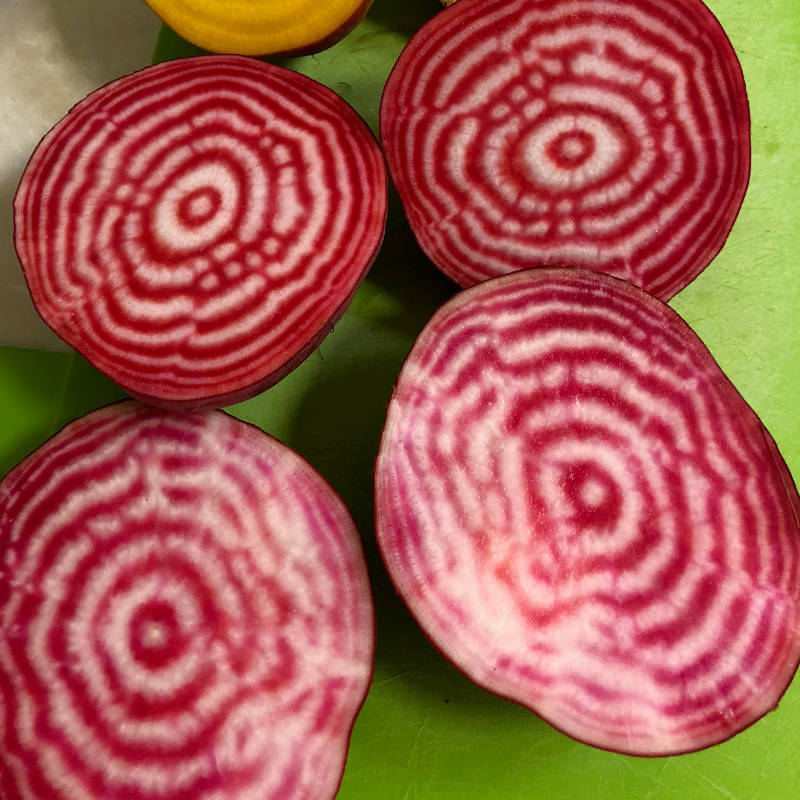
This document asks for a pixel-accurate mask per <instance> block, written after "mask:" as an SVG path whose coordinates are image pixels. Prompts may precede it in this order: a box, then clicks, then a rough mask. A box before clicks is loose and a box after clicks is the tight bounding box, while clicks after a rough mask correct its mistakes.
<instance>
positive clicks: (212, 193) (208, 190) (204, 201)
mask: <svg viewBox="0 0 800 800" xmlns="http://www.w3.org/2000/svg"><path fill="white" fill-rule="evenodd" d="M221 204H222V197H221V196H220V193H219V192H218V191H217V190H216V189H215V188H214V187H212V186H203V187H200V188H198V189H195V190H194V191H192V192H189V193H188V194H187V195H185V196H184V197H183V198H181V200H180V203H179V205H178V209H177V212H178V219H180V221H181V222H182V223H183V224H184V225H186V226H187V227H188V226H196V225H202V224H203V223H205V222H208V221H209V220H210V219H211V218H212V217H213V216H214V214H216V213H217V211H218V210H219V207H220V205H221Z"/></svg>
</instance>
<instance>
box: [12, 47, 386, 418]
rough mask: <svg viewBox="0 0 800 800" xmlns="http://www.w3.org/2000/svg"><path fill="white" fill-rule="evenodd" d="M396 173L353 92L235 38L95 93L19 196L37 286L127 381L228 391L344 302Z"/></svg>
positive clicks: (108, 369) (40, 305) (36, 159)
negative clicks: (217, 49) (241, 48)
mask: <svg viewBox="0 0 800 800" xmlns="http://www.w3.org/2000/svg"><path fill="white" fill-rule="evenodd" d="M385 219H386V174H385V168H384V165H383V158H382V155H381V153H380V150H379V148H378V144H377V142H376V141H375V139H374V137H373V135H372V133H371V132H370V130H369V129H368V128H367V126H366V124H365V123H364V122H363V121H362V120H361V119H360V117H358V115H357V114H356V113H355V111H353V110H352V109H351V108H350V106H348V105H347V104H346V103H345V102H344V101H343V100H341V99H340V98H339V97H338V96H337V95H336V94H334V93H333V92H332V91H330V90H329V89H327V88H326V87H324V86H322V85H320V84H318V83H316V82H315V81H313V80H311V79H310V78H307V77H305V76H303V75H300V74H298V73H295V72H292V71H290V70H287V69H283V68H280V67H275V66H271V65H269V64H265V63H263V62H261V61H257V60H255V59H248V58H243V57H239V56H208V57H199V58H191V59H182V60H178V61H171V62H167V63H164V64H160V65H157V66H153V67H149V68H147V69H144V70H142V71H140V72H137V73H134V74H133V75H129V76H127V77H124V78H121V79H119V80H117V81H114V82H112V83H110V84H108V85H107V86H105V87H103V88H101V89H99V90H97V91H96V92H94V93H93V94H91V95H89V96H88V97H87V98H86V99H85V100H83V101H82V102H81V103H80V104H78V105H77V106H76V107H75V108H74V109H73V110H72V111H71V112H70V113H69V114H68V115H67V116H66V117H65V118H64V119H63V120H62V121H61V122H60V123H59V124H58V125H56V127H55V128H54V129H53V130H52V131H50V133H48V134H47V136H46V137H45V138H44V139H43V141H42V142H41V143H40V145H39V146H38V148H37V149H36V151H35V152H34V154H33V156H32V158H31V161H30V163H29V164H28V166H27V168H26V169H25V171H24V173H23V176H22V179H21V182H20V185H19V188H18V190H17V194H16V197H15V201H14V221H15V232H14V237H15V245H16V249H17V253H18V255H19V259H20V262H21V264H22V267H23V270H24V273H25V277H26V280H27V282H28V286H29V288H30V292H31V295H32V296H33V300H34V303H35V305H36V308H37V309H38V311H39V313H40V314H41V316H42V317H43V318H44V320H45V321H46V322H47V323H48V324H49V325H50V326H51V327H52V328H53V330H54V331H55V332H56V333H57V334H58V335H59V336H61V338H63V339H64V340H65V341H66V342H67V343H68V344H70V345H72V346H73V347H74V348H75V349H77V350H78V351H80V352H81V353H82V354H83V355H84V356H85V357H86V358H87V359H88V360H89V361H91V362H92V363H93V364H94V365H95V366H96V367H98V368H99V369H100V370H101V371H103V372H105V373H106V374H107V375H109V376H110V377H111V378H113V379H114V380H115V381H117V382H118V383H119V384H120V385H121V386H122V387H123V388H124V389H126V390H127V391H128V392H129V393H130V394H132V395H134V396H135V397H138V398H140V399H142V400H146V401H148V402H151V403H156V404H159V405H163V406H166V407H170V408H187V409H192V408H203V407H212V406H220V405H227V404H229V403H233V402H237V401H239V400H243V399H245V398H247V397H249V396H252V395H254V394H257V393H258V392H260V391H262V390H263V389H265V388H267V387H269V386H271V385H272V384H274V383H275V382H276V381H277V380H279V379H280V378H281V377H283V376H284V375H285V374H286V373H287V372H289V371H290V370H291V369H292V368H293V367H295V366H296V365H297V364H298V363H299V362H300V361H301V360H302V359H303V358H305V357H306V356H307V355H308V354H309V353H310V352H311V351H312V350H313V348H314V347H316V346H317V345H318V344H319V343H320V341H321V340H322V339H323V338H324V336H325V335H326V334H327V333H328V332H329V331H330V330H331V328H332V326H333V323H334V322H335V321H337V320H338V319H339V318H340V317H341V315H342V314H343V313H344V311H345V309H346V307H347V305H348V303H349V301H350V300H351V298H352V296H353V294H354V293H355V290H356V288H357V286H358V284H359V282H360V281H361V279H362V278H363V277H364V275H365V274H366V271H367V270H368V269H369V267H370V265H371V263H372V261H373V259H374V258H375V256H376V254H377V251H378V249H379V247H380V244H381V241H382V239H383V231H384V225H385Z"/></svg>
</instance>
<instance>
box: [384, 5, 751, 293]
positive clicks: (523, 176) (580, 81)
mask: <svg viewBox="0 0 800 800" xmlns="http://www.w3.org/2000/svg"><path fill="white" fill-rule="evenodd" d="M380 133H381V141H382V143H383V146H384V149H385V152H386V158H387V162H388V165H389V170H390V173H391V175H392V178H393V180H394V182H395V183H396V185H397V189H398V191H399V193H400V196H401V198H402V201H403V205H404V207H405V210H406V214H407V216H408V219H409V222H410V224H411V227H412V229H413V230H414V233H415V235H416V237H417V239H418V240H419V242H420V244H421V246H422V247H423V249H424V250H425V252H426V253H427V254H428V256H429V257H430V258H431V260H432V261H433V262H434V264H436V265H437V266H438V267H439V268H440V269H441V270H443V271H444V272H445V273H446V274H447V275H449V276H450V277H451V278H453V279H454V280H455V281H457V282H458V283H459V284H460V285H461V286H471V285H474V284H475V283H478V282H480V281H481V280H484V279H486V278H489V277H492V276H495V275H499V274H505V273H507V272H510V271H512V270H514V269H522V268H528V267H533V266H539V265H551V266H561V265H564V264H570V265H573V266H577V267H586V268H589V269H594V270H598V271H600V272H606V273H610V274H613V275H616V276H618V277H620V278H624V279H626V280H629V281H631V282H633V283H635V284H637V285H638V286H640V287H642V288H644V289H645V290H647V291H648V292H650V293H651V294H653V295H656V296H658V297H660V298H661V299H663V300H667V299H669V298H670V297H671V296H672V295H674V294H675V293H676V292H678V291H679V290H680V289H681V288H683V287H684V286H685V285H686V284H687V283H689V282H690V281H691V280H693V279H694V278H695V277H696V276H697V275H698V274H699V273H700V272H701V271H702V270H703V269H704V268H705V267H706V266H707V265H708V263H709V262H710V261H711V260H712V259H713V258H714V256H715V255H716V254H717V253H718V251H719V250H720V248H721V247H722V245H723V243H724V242H725V240H726V238H727V236H728V233H729V232H730V230H731V227H732V226H733V223H734V220H735V218H736V216H737V214H738V211H739V207H740V205H741V203H742V200H743V197H744V193H745V190H746V188H747V184H748V180H749V175H750V119H749V111H748V103H747V95H746V92H745V85H744V80H743V77H742V71H741V68H740V66H739V61H738V59H737V57H736V54H735V52H734V50H733V48H732V47H731V44H730V42H729V41H728V39H727V37H726V35H725V33H724V31H723V30H722V28H721V27H720V25H719V23H718V22H717V20H716V19H715V18H714V16H713V15H712V14H711V12H710V11H709V10H708V9H707V8H706V6H705V5H703V3H702V2H700V0H569V1H568V2H564V0H458V2H456V3H455V4H454V5H452V6H450V7H449V8H447V9H445V10H443V11H441V12H440V13H439V14H437V15H436V16H435V17H434V18H433V19H432V20H430V21H429V22H428V23H427V24H426V25H425V26H424V27H423V28H422V29H421V30H419V31H418V32H417V33H416V35H415V36H414V37H413V38H412V39H411V41H410V42H409V44H408V45H407V47H406V48H405V50H404V51H403V52H402V54H401V55H400V58H399V59H398V61H397V64H396V65H395V67H394V69H393V70H392V73H391V75H390V77H389V80H388V82H387V84H386V87H385V90H384V93H383V98H382V101H381V109H380Z"/></svg>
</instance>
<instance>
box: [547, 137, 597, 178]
mask: <svg viewBox="0 0 800 800" xmlns="http://www.w3.org/2000/svg"><path fill="white" fill-rule="evenodd" d="M594 150H595V142H594V137H593V136H592V135H591V134H590V133H587V132H586V131H579V130H575V131H565V132H564V133H560V134H559V135H558V136H556V137H555V138H554V139H553V140H552V141H551V142H550V143H549V144H548V145H547V150H546V152H547V156H548V158H549V159H550V160H551V161H552V162H553V163H554V164H555V165H556V166H557V167H559V168H560V169H576V168H577V167H580V166H581V165H582V164H585V163H586V162H587V161H588V160H589V159H590V158H591V157H592V156H593V155H594Z"/></svg>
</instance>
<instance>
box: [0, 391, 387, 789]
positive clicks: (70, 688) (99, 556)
mask: <svg viewBox="0 0 800 800" xmlns="http://www.w3.org/2000/svg"><path fill="white" fill-rule="evenodd" d="M373 645H374V626H373V616H372V604H371V596H370V590H369V583H368V577H367V571H366V566H365V561H364V557H363V553H362V549H361V541H360V538H359V536H358V532H357V531H356V529H355V526H354V524H353V522H352V520H351V518H350V516H349V514H348V512H347V510H346V509H345V507H344V505H343V504H342V502H341V500H340V499H339V498H338V497H337V496H336V494H335V493H334V492H333V490H332V489H331V488H330V486H328V484H327V483H325V482H324V480H323V479H322V478H321V477H320V476H319V475H318V474H317V473H316V472H315V471H314V470H313V469H312V468H311V467H310V466H309V465H308V464H307V463H306V462H305V461H303V460H302V459H301V458H300V457H299V456H297V455H296V454H295V453H294V452H292V451H291V450H289V449H288V448H286V447H285V446H283V445H282V444H280V443H279V442H277V441H276V440H274V439H272V438H271V437H269V436H267V435H266V434H265V433H264V432H263V431H261V430H259V429H257V428H255V427H254V426H251V425H247V424H245V423H243V422H240V421H239V420H236V419H234V418H233V417H230V416H228V415H227V414H224V413H223V412H220V411H210V412H194V413H190V412H184V413H181V414H175V413H171V412H165V411H160V410H157V409H154V408H151V407H147V406H141V405H139V404H138V403H135V402H132V401H129V402H126V403H122V404H117V405H114V406H109V407H108V408H105V409H102V410H100V411H96V412H94V413H92V414H89V415H88V416H86V417H83V418H82V419H80V420H78V421H76V422H74V423H72V424H70V425H69V426H67V427H66V428H65V429H64V430H63V431H61V432H60V433H59V434H57V435H56V436H55V437H54V438H53V439H51V440H50V441H49V442H47V443H46V444H45V445H43V446H42V447H41V448H40V449H39V450H37V451H36V452H35V453H34V454H32V455H31V456H29V457H28V458H27V459H26V460H25V461H23V462H22V464H20V465H19V466H18V467H16V468H15V469H14V470H12V471H11V472H10V473H9V474H8V476H6V478H5V479H4V480H3V481H2V483H0V736H1V737H2V744H0V796H2V797H3V798H8V799H9V800H13V798H18V797H19V798H22V797H37V798H48V800H66V798H76V797H81V798H85V800H92V799H93V798H97V800H123V798H124V799H125V800H131V798H135V799H136V800H156V798H157V799H158V800H178V799H179V798H180V800H185V799H186V798H193V799H195V800H203V798H208V799H209V800H211V798H214V800H227V799H228V798H230V800H234V798H236V799H237V800H239V799H242V800H243V798H251V797H258V798H261V799H262V800H307V799H308V798H332V797H333V796H334V795H335V794H336V791H337V788H338V785H339V781H340V779H341V774H342V770H343V767H344V761H345V756H346V752H347V748H348V742H349V737H350V731H351V727H352V724H353V721H354V718H355V716H356V714H357V712H358V710H359V708H360V706H361V703H362V702H363V699H364V697H365V695H366V692H367V687H368V684H369V681H370V677H371V673H372V655H373Z"/></svg>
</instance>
